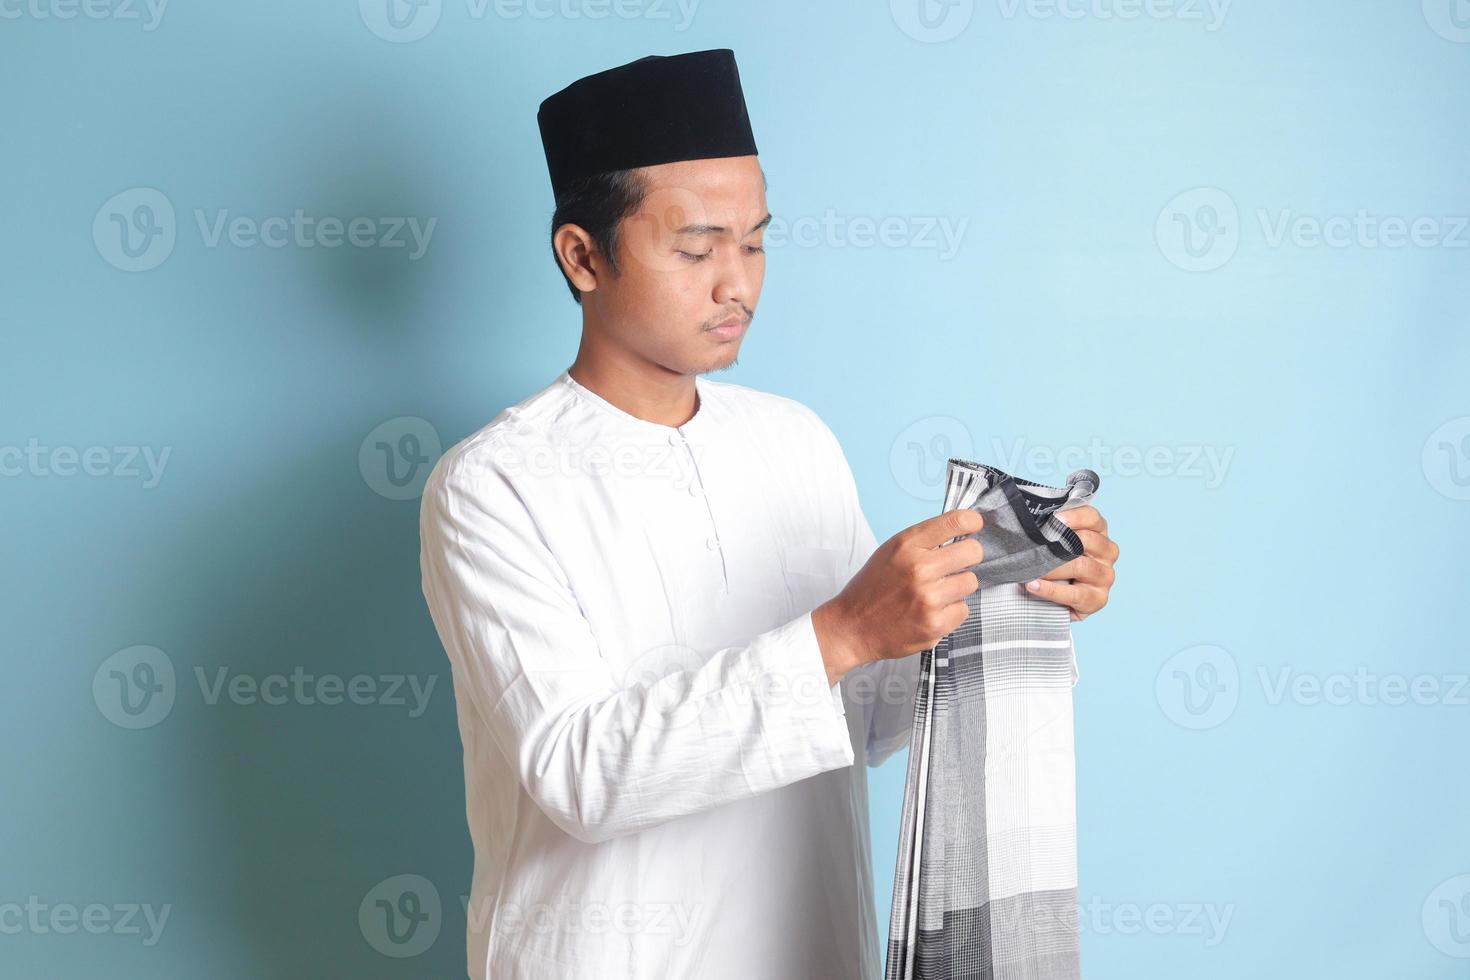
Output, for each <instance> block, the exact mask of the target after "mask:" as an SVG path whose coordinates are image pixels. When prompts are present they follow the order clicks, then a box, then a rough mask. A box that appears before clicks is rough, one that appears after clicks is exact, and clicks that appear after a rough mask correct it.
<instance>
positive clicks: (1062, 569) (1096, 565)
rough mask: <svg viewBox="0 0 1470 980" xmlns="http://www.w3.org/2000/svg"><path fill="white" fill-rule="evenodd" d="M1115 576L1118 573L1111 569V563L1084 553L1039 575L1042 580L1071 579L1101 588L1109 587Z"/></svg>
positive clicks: (1061, 580)
mask: <svg viewBox="0 0 1470 980" xmlns="http://www.w3.org/2000/svg"><path fill="white" fill-rule="evenodd" d="M1117 577H1118V573H1117V572H1115V571H1113V566H1112V565H1109V564H1108V563H1107V562H1101V561H1098V560H1097V559H1096V558H1089V557H1088V556H1086V555H1083V556H1082V557H1081V558H1073V559H1072V560H1071V561H1069V562H1067V563H1066V564H1065V565H1059V566H1058V567H1056V568H1053V569H1052V570H1051V571H1049V572H1047V573H1046V574H1045V575H1043V576H1041V578H1042V580H1043V581H1050V582H1063V581H1066V580H1067V579H1073V580H1075V581H1078V582H1081V583H1082V584H1083V585H1095V586H1098V587H1099V588H1103V589H1106V588H1110V587H1111V586H1112V584H1113V581H1114V580H1115V579H1116V578H1117Z"/></svg>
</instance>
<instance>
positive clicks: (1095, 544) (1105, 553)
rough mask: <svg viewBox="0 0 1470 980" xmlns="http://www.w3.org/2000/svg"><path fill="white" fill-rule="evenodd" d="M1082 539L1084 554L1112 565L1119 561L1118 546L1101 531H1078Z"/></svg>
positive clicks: (1078, 535)
mask: <svg viewBox="0 0 1470 980" xmlns="http://www.w3.org/2000/svg"><path fill="white" fill-rule="evenodd" d="M1077 537H1079V538H1081V539H1082V553H1083V554H1085V555H1089V556H1091V557H1093V558H1096V559H1097V560H1098V561H1102V562H1107V563H1108V564H1109V565H1111V564H1112V563H1113V562H1115V561H1117V560H1118V544H1117V542H1116V541H1114V540H1113V539H1112V538H1110V537H1108V536H1107V535H1106V534H1103V533H1102V532H1100V531H1087V530H1083V531H1078V532H1077Z"/></svg>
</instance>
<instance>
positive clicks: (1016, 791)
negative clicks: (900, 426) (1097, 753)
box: [885, 459, 1099, 980]
mask: <svg viewBox="0 0 1470 980" xmlns="http://www.w3.org/2000/svg"><path fill="white" fill-rule="evenodd" d="M946 476H947V484H946V491H945V497H944V507H943V510H942V511H941V513H943V512H948V511H951V510H956V509H958V508H961V507H970V508H973V509H975V510H978V511H979V512H980V513H981V515H982V516H983V517H984V518H985V525H984V527H983V528H982V529H981V530H980V531H979V532H977V533H976V534H974V535H968V536H969V537H976V538H978V539H979V541H980V543H981V544H982V545H984V547H985V557H984V559H983V560H982V561H981V563H980V564H979V565H976V566H975V567H974V568H973V569H971V570H972V571H974V572H975V574H976V576H977V577H978V578H979V580H980V589H979V590H978V591H977V592H974V593H971V594H970V595H969V596H968V597H967V598H966V603H967V605H968V606H969V615H968V616H967V617H966V619H965V621H964V623H963V624H962V625H961V626H960V627H959V629H957V630H955V631H954V632H953V633H951V634H950V635H949V636H946V637H945V638H944V639H943V640H941V641H940V642H939V643H938V644H936V645H935V646H934V647H933V648H932V649H930V650H926V651H924V652H923V653H921V654H919V656H920V657H921V663H920V674H919V690H918V694H917V697H916V699H915V710H914V731H913V740H912V742H911V743H910V747H909V764H908V781H907V783H906V785H905V787H904V800H903V818H902V824H901V825H900V831H899V847H898V865H897V869H896V873H895V875H894V883H893V911H892V915H891V918H890V920H889V931H888V961H887V969H886V972H885V976H886V978H887V980H1072V978H1076V977H1078V976H1079V974H1080V970H1081V965H1080V957H1079V945H1078V924H1077V818H1076V760H1075V754H1074V748H1073V741H1072V685H1073V684H1074V683H1075V682H1076V680H1077V667H1076V658H1075V656H1074V652H1073V648H1072V629H1071V618H1070V614H1069V612H1068V610H1067V607H1065V606H1062V605H1060V604H1057V603H1054V602H1050V601H1047V600H1044V599H1038V598H1036V597H1035V596H1033V595H1031V594H1030V593H1029V592H1027V591H1025V588H1024V583H1025V582H1028V581H1030V580H1031V579H1033V578H1038V577H1040V576H1042V575H1045V574H1046V573H1047V572H1049V571H1051V570H1052V569H1054V568H1056V567H1058V566H1060V565H1062V564H1065V563H1066V562H1068V561H1071V560H1072V559H1073V558H1076V557H1078V556H1079V555H1081V554H1082V542H1081V539H1079V538H1078V536H1077V534H1076V533H1075V532H1073V531H1072V529H1071V528H1069V527H1068V526H1067V525H1066V524H1064V523H1063V522H1062V520H1061V519H1060V518H1059V517H1057V516H1056V513H1057V512H1058V511H1061V510H1066V509H1069V508H1072V507H1079V506H1081V505H1083V504H1085V503H1088V502H1089V501H1090V500H1091V499H1092V497H1093V495H1094V494H1095V493H1096V492H1097V488H1098V482H1099V481H1098V475H1097V474H1096V473H1095V472H1093V471H1092V470H1087V469H1082V470H1076V471H1074V472H1073V473H1071V474H1070V475H1069V476H1068V477H1067V485H1066V486H1065V487H1048V486H1043V485H1041V484H1037V483H1030V482H1028V481H1025V480H1018V479H1016V478H1015V477H1013V476H1010V475H1009V474H1007V473H1004V472H1002V471H1000V470H998V469H995V468H994V467H991V466H986V465H985V464H983V463H975V462H971V461H969V460H963V459H950V460H949V463H948V466H947V468H946ZM951 540H952V541H953V540H958V539H957V538H956V539H951Z"/></svg>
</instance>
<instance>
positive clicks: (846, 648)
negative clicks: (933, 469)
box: [812, 507, 985, 684]
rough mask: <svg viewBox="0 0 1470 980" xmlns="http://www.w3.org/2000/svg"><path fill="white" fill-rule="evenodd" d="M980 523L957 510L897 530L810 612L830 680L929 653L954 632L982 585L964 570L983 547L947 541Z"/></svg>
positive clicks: (972, 542) (974, 516) (968, 512)
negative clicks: (858, 669)
mask: <svg viewBox="0 0 1470 980" xmlns="http://www.w3.org/2000/svg"><path fill="white" fill-rule="evenodd" d="M984 523H985V521H984V519H983V518H982V517H981V516H980V514H979V512H978V511H976V510H974V509H973V508H969V507H962V508H959V509H958V510H951V511H946V512H945V513H943V514H940V515H939V516H938V517H931V518H929V519H928V520H926V521H921V522H920V523H918V524H915V525H914V526H913V527H910V528H906V529H904V530H902V531H900V532H898V533H897V534H895V535H894V536H893V537H891V538H889V539H888V540H887V541H885V542H883V544H881V545H879V546H878V549H877V550H876V551H874V552H873V554H872V556H871V557H869V558H868V561H867V563H866V564H865V565H863V567H862V568H861V569H859V570H858V572H857V574H856V575H854V576H853V577H852V580H851V581H849V582H848V583H847V585H846V587H844V588H843V590H842V591H841V592H839V593H838V594H837V595H836V596H834V597H832V598H831V599H829V600H828V601H826V602H824V603H822V605H820V606H818V607H817V608H816V609H813V610H812V627H813V629H814V630H815V631H816V634H817V645H818V646H819V647H820V648H821V650H822V659H823V661H824V662H825V663H826V664H827V677H828V679H829V681H830V683H832V684H836V683H837V682H838V681H839V680H841V679H842V677H843V675H844V674H846V673H847V672H848V671H850V670H853V669H854V668H856V667H861V666H862V665H863V664H866V663H871V662H873V661H875V660H891V659H897V658H900V657H907V656H909V655H911V654H915V653H918V652H920V651H923V650H927V649H929V648H930V647H932V646H934V645H935V644H936V643H938V642H939V641H940V640H942V639H944V638H945V637H946V636H948V635H949V634H950V633H952V632H954V631H955V630H956V629H958V628H959V626H960V624H961V623H963V622H964V621H965V617H966V616H967V615H968V614H969V607H968V606H966V605H965V596H967V595H969V594H970V593H972V592H974V591H975V590H977V589H978V588H980V581H979V579H977V578H976V577H975V573H974V572H972V571H970V568H971V567H973V566H975V565H978V564H980V561H981V559H983V558H984V557H985V549H984V548H982V547H981V545H980V542H979V541H976V540H975V539H974V538H964V539H963V540H960V541H955V542H954V543H953V544H949V545H945V542H946V541H949V540H950V539H951V538H956V537H960V536H961V535H966V534H973V533H975V532H976V531H978V530H980V528H981V526H982V525H983V524H984Z"/></svg>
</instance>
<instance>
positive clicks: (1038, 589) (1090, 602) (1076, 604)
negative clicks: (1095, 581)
mask: <svg viewBox="0 0 1470 980" xmlns="http://www.w3.org/2000/svg"><path fill="white" fill-rule="evenodd" d="M1026 591H1027V592H1029V593H1031V594H1032V595H1034V596H1036V597H1037V598H1038V599H1045V600H1047V601H1048V602H1055V603H1057V604H1058V605H1062V606H1066V607H1068V608H1069V609H1075V610H1076V611H1077V612H1080V613H1095V612H1097V611H1098V610H1099V609H1101V608H1102V607H1103V606H1104V605H1106V604H1107V601H1108V596H1107V593H1106V592H1105V591H1104V590H1102V589H1099V588H1097V587H1096V586H1092V585H1077V584H1071V585H1069V584H1066V583H1063V582H1048V581H1047V580H1046V579H1035V580H1033V581H1031V582H1027V583H1026Z"/></svg>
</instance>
